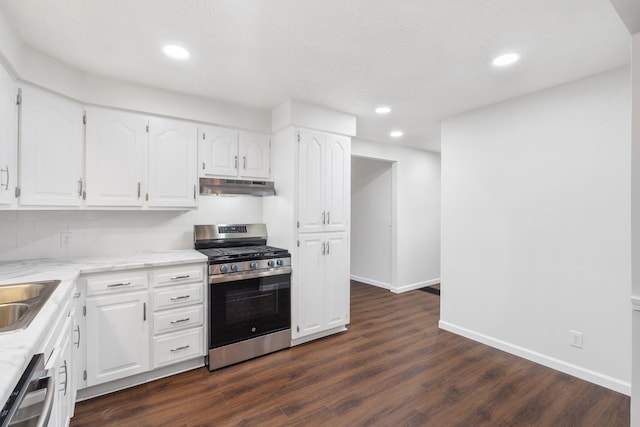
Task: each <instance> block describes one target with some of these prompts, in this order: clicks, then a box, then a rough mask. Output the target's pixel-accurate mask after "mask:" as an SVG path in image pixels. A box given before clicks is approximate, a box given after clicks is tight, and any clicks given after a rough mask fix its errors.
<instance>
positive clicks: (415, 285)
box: [390, 277, 440, 294]
mask: <svg viewBox="0 0 640 427" xmlns="http://www.w3.org/2000/svg"><path fill="white" fill-rule="evenodd" d="M438 283H440V278H439V277H438V278H436V279H431V280H426V281H424V282H417V283H412V284H410V285H405V286H400V287H397V288H390V290H391V292H393V293H394V294H401V293H403V292H407V291H413V290H415V289H420V288H424V287H425V286H432V285H437V284H438Z"/></svg>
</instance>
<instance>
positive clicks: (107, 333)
mask: <svg viewBox="0 0 640 427" xmlns="http://www.w3.org/2000/svg"><path fill="white" fill-rule="evenodd" d="M89 292H90V291H89ZM89 295H91V293H89ZM148 299H149V293H148V292H147V291H146V290H145V291H143V292H129V293H120V294H115V295H100V296H97V297H91V296H90V297H88V298H87V329H88V330H89V331H90V332H89V334H88V337H87V385H88V386H93V385H96V384H102V383H105V382H108V381H113V380H117V379H119V378H124V377H127V376H130V375H135V374H138V373H141V372H145V371H146V370H148V369H149V340H148V337H149V322H148V320H147V319H148V313H147V310H148V308H147V304H148Z"/></svg>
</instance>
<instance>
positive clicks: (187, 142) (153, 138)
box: [148, 118, 198, 207]
mask: <svg viewBox="0 0 640 427" xmlns="http://www.w3.org/2000/svg"><path fill="white" fill-rule="evenodd" d="M196 139H197V128H196V126H195V125H193V124H191V123H188V122H181V121H178V120H167V119H160V118H152V119H150V120H149V201H148V205H149V206H158V207H195V206H196V192H197V188H198V187H197V177H198V174H197V171H196V161H197V149H196V148H197V143H196Z"/></svg>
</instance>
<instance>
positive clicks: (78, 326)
mask: <svg viewBox="0 0 640 427" xmlns="http://www.w3.org/2000/svg"><path fill="white" fill-rule="evenodd" d="M76 331H78V342H74V344H75V345H76V348H80V325H77V326H76Z"/></svg>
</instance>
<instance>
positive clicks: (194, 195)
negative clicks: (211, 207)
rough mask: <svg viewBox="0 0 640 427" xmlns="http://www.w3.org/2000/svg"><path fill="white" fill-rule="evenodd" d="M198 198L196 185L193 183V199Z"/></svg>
mask: <svg viewBox="0 0 640 427" xmlns="http://www.w3.org/2000/svg"><path fill="white" fill-rule="evenodd" d="M195 199H196V185H195V184H193V200H195Z"/></svg>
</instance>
